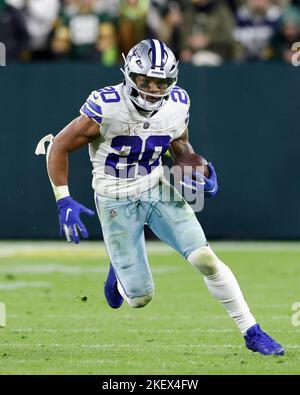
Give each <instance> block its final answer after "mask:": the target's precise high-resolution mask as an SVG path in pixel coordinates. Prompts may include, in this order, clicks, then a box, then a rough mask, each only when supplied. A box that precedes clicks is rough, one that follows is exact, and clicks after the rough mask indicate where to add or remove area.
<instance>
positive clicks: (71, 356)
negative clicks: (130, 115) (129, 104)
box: [0, 0, 300, 391]
mask: <svg viewBox="0 0 300 395" xmlns="http://www.w3.org/2000/svg"><path fill="white" fill-rule="evenodd" d="M145 37H154V38H159V39H162V40H164V41H166V42H167V44H168V45H169V46H170V47H171V48H172V49H173V51H174V52H175V53H176V56H177V57H178V58H179V59H180V61H181V62H180V72H179V81H178V84H179V85H180V86H182V87H183V88H185V89H186V90H187V91H188V93H189V95H190V97H191V103H192V104H191V117H190V138H191V142H192V144H193V146H194V147H195V150H196V151H198V152H199V153H201V154H202V155H203V156H205V157H206V158H207V159H209V160H211V161H213V163H214V164H215V167H216V169H217V173H218V176H219V185H220V195H219V196H218V197H217V198H216V199H213V200H210V199H207V200H206V202H205V207H204V210H203V211H202V212H201V213H199V219H200V221H201V223H202V225H203V227H204V229H205V232H206V234H207V237H208V238H209V240H210V241H211V245H212V248H213V249H214V251H215V252H216V254H217V255H218V256H219V257H220V259H222V261H224V262H225V263H226V264H228V265H229V266H230V268H231V269H232V270H233V272H234V273H235V275H236V277H237V279H238V281H239V284H240V286H241V289H242V290H243V293H244V295H245V297H246V300H247V302H248V303H249V306H250V307H251V311H252V312H253V313H254V315H255V317H256V319H257V322H259V323H260V324H261V325H262V327H263V328H264V330H266V331H267V332H268V333H269V334H270V335H271V336H272V337H275V338H276V340H277V341H279V342H280V343H281V344H283V345H284V347H285V350H286V355H285V356H284V357H283V358H280V359H278V358H264V357H263V356H261V355H257V354H254V353H251V352H250V351H248V350H246V349H245V346H244V344H243V339H242V337H240V335H239V332H238V329H237V327H236V325H235V324H234V322H233V321H232V320H230V319H228V318H227V317H226V313H225V312H224V309H223V307H222V306H221V305H220V304H218V303H216V301H215V300H213V298H211V295H210V294H209V292H207V289H206V287H205V285H204V283H203V281H202V278H201V276H200V275H199V273H197V272H196V271H195V270H194V268H193V267H191V266H190V265H187V264H186V262H185V260H184V259H183V258H182V257H181V256H180V255H179V254H178V253H176V252H175V251H172V250H171V249H170V248H169V247H168V246H166V245H164V244H163V243H156V242H152V241H149V242H147V243H146V247H147V255H148V259H149V262H150V265H151V271H152V274H153V278H154V281H155V297H154V299H153V301H152V302H151V303H150V304H149V305H147V307H145V308H144V309H131V308H130V307H129V306H128V305H127V304H125V303H124V305H123V306H122V308H121V309H118V310H117V311H115V310H112V309H110V308H109V306H108V305H107V303H106V300H105V297H104V295H103V283H104V281H105V280H106V276H107V271H108V265H109V258H108V256H107V253H106V250H105V247H104V244H103V243H102V242H99V241H98V240H99V238H101V231H100V228H99V224H98V219H97V218H96V217H94V218H88V217H86V216H84V217H82V219H83V221H84V223H85V224H86V225H87V227H88V229H89V232H90V235H91V239H92V241H86V240H84V241H82V242H81V243H80V244H79V245H77V246H74V245H73V244H68V243H66V241H65V240H63V239H62V240H59V237H58V218H57V212H56V211H57V210H56V205H55V201H54V196H53V193H52V190H51V186H50V183H49V180H48V176H47V172H46V165H45V158H44V157H43V156H39V157H38V156H35V155H34V151H35V147H36V144H37V142H38V141H39V140H40V138H41V137H43V136H44V135H45V134H48V133H50V132H51V133H53V134H56V133H58V132H59V130H61V128H63V127H64V126H65V125H66V124H67V123H68V122H69V121H70V120H72V119H73V118H74V117H76V116H77V115H78V110H79V108H80V107H81V105H82V103H83V102H84V101H85V99H86V97H87V96H88V94H89V93H90V91H91V90H92V89H95V88H101V87H103V86H107V85H113V84H116V83H119V82H120V81H121V78H122V75H121V72H120V70H119V68H120V66H121V65H122V63H123V62H122V58H121V52H122V51H123V52H124V53H125V54H126V53H127V51H128V48H130V47H131V46H132V45H133V44H135V43H136V42H138V41H139V40H141V39H142V38H145ZM0 42H2V43H5V45H6V55H7V57H6V67H0V95H1V96H0V97H1V105H0V117H1V131H0V179H1V186H0V207H1V223H0V224H1V226H0V339H1V342H0V374H26V375H28V374H31V375H32V374H76V375H81V374H89V375H90V374H97V375H98V376H97V380H98V379H99V380H100V378H99V374H101V375H103V374H110V375H111V374H118V375H119V374H130V375H132V374H160V375H164V374H172V375H174V374H179V375H182V374H222V375H223V374H250V375H253V374H299V366H300V353H299V349H300V344H299V327H300V310H299V306H300V303H299V302H297V300H298V297H299V259H300V247H299V242H297V240H299V236H300V229H299V223H300V212H299V191H300V179H299V175H298V173H299V170H298V169H299V143H300V134H299V121H298V113H299V108H298V107H299V102H300V100H299V99H300V97H299V96H300V93H299V88H298V87H299V82H300V77H299V73H300V68H299V67H294V66H293V65H292V59H293V57H294V59H296V60H299V57H298V56H297V54H296V53H295V52H294V51H292V50H291V48H292V45H293V43H295V42H300V1H299V0H290V1H289V0H278V1H271V0H228V1H226V0H224V1H221V0H197V1H190V0H182V1H179V0H172V1H167V0H151V1H148V0H64V1H60V0H6V1H4V0H0ZM0 51H1V46H0ZM0 56H1V55H0ZM1 63H3V59H1V58H0V64H1ZM294 63H295V62H294ZM297 63H298V62H296V64H297ZM166 160H168V159H167V158H166ZM69 184H70V190H71V193H72V196H73V197H74V198H75V199H77V200H78V201H80V202H81V203H83V204H84V205H86V206H88V207H90V208H93V207H94V202H93V191H92V189H91V165H90V162H89V158H88V152H87V149H82V150H80V151H78V152H76V153H73V154H72V155H71V156H70V179H69ZM147 236H148V238H149V237H152V235H151V234H150V233H147ZM227 239H230V240H233V242H230V241H229V242H228V241H227ZM268 239H269V240H273V241H270V242H268V241H267V240H268ZM45 240H46V241H45ZM94 240H97V241H94ZM216 240H217V241H216ZM218 240H219V241H218ZM223 240H225V242H224V241H223ZM244 240H246V241H245V242H244ZM249 240H256V242H252V241H249ZM274 240H275V242H274ZM279 240H283V241H279ZM289 240H292V241H289ZM295 241H296V242H295ZM2 303H3V304H5V306H6V326H5V327H1V319H2V321H3V318H4V317H3V315H2V314H1V307H3V305H2ZM297 309H298V311H297ZM2 312H3V310H2ZM251 380H252V378H251ZM14 381H17V380H14ZM37 388H39V386H37ZM97 388H98V387H97ZM23 389H24V388H23ZM30 391H32V388H30Z"/></svg>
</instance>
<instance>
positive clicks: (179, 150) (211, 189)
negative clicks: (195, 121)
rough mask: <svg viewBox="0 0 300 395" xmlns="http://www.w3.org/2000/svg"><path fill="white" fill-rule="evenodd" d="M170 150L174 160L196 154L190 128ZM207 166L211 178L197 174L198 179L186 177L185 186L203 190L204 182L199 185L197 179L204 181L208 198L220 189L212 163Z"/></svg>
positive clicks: (176, 140)
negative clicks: (190, 139)
mask: <svg viewBox="0 0 300 395" xmlns="http://www.w3.org/2000/svg"><path fill="white" fill-rule="evenodd" d="M169 150H170V153H171V156H172V158H173V160H175V159H177V158H179V157H180V156H182V155H183V156H184V155H189V154H194V153H195V151H194V149H193V147H192V145H191V144H190V142H189V132H188V128H186V129H185V131H184V132H183V134H182V135H181V136H180V137H178V138H177V139H174V140H173V141H172V142H171V144H170V148H169ZM207 165H208V167H209V178H207V177H205V176H204V175H202V174H200V173H195V174H194V175H195V176H196V179H191V178H189V177H188V176H185V177H184V180H185V185H186V186H187V187H190V188H191V189H203V182H200V183H199V182H198V181H197V178H198V179H200V181H203V180H204V181H205V184H204V192H205V195H206V196H207V197H214V196H215V195H216V194H217V192H218V189H219V187H218V182H217V174H216V171H215V169H214V166H213V164H212V163H208V164H207Z"/></svg>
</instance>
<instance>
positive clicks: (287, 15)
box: [0, 0, 300, 66]
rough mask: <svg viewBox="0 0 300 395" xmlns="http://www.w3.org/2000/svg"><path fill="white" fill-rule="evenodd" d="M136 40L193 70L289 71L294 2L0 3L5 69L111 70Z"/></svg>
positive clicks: (297, 2) (298, 37)
mask: <svg viewBox="0 0 300 395" xmlns="http://www.w3.org/2000/svg"><path fill="white" fill-rule="evenodd" d="M144 38H157V39H159V40H162V41H164V42H165V43H166V44H167V45H168V46H169V47H170V48H171V49H172V50H173V51H174V53H175V55H176V57H177V58H178V59H180V60H181V62H187V63H193V64H195V65H219V64H220V63H222V62H226V61H235V62H255V61H269V60H277V61H282V62H287V63H289V62H290V61H291V57H292V56H293V54H294V52H293V50H292V45H293V43H295V42H300V0H170V1H167V0H0V42H3V43H4V44H5V45H6V53H7V61H8V62H30V61H42V60H47V61H89V62H91V61H92V62H98V63H99V64H103V65H106V66H111V65H115V64H119V63H120V62H122V53H124V54H125V55H126V54H127V52H128V50H129V49H130V48H131V47H132V46H133V45H134V44H136V43H137V42H139V41H140V40H142V39H144ZM299 47H300V44H299Z"/></svg>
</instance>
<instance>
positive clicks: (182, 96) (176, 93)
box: [171, 86, 189, 104]
mask: <svg viewBox="0 0 300 395" xmlns="http://www.w3.org/2000/svg"><path fill="white" fill-rule="evenodd" d="M171 99H172V100H173V101H174V102H176V103H177V102H178V101H179V102H180V103H184V104H188V102H189V98H188V95H187V93H186V92H185V91H184V90H183V89H181V88H179V87H178V86H174V88H173V89H172V92H171Z"/></svg>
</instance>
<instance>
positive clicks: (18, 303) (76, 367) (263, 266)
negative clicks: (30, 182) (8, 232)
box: [0, 243, 300, 374]
mask: <svg viewBox="0 0 300 395" xmlns="http://www.w3.org/2000/svg"><path fill="white" fill-rule="evenodd" d="M98 246H99V247H98ZM12 249H14V251H12ZM215 250H216V251H217V253H218V255H219V256H220V257H221V258H222V260H223V261H224V262H226V263H227V264H228V265H229V266H230V267H231V268H232V270H233V271H234V272H235V274H236V276H237V278H238V280H239V283H240V285H241V288H242V289H243V291H244V295H245V297H246V299H247V301H248V304H249V305H250V306H251V310H252V312H253V313H254V315H255V316H256V318H257V321H258V322H259V323H260V324H261V325H262V327H263V328H264V329H265V330H266V331H268V332H270V334H271V335H272V336H274V337H275V338H276V339H277V340H278V341H279V342H281V343H282V344H283V345H284V346H285V348H286V355H285V356H284V357H264V356H261V355H257V354H256V353H252V352H250V351H248V350H247V349H246V348H245V347H244V341H243V338H242V337H241V335H240V333H239V331H238V329H237V328H236V326H235V324H234V322H232V320H231V319H230V318H229V317H228V316H227V313H226V312H225V311H224V310H223V307H222V306H221V305H219V304H218V303H217V302H216V301H215V300H214V299H213V298H212V297H211V296H210V294H209V293H208V291H207V289H206V286H205V285H204V283H203V280H202V278H201V276H200V274H198V273H197V272H196V270H195V269H193V268H192V267H190V266H189V264H187V263H186V262H185V260H184V259H182V258H181V257H180V256H179V255H178V254H177V253H174V252H171V251H170V250H168V249H163V250H161V251H160V250H158V249H157V248H156V247H155V248H154V246H152V245H150V246H149V247H148V253H149V261H150V263H151V267H152V271H153V276H154V281H155V285H156V290H155V297H154V299H153V300H152V302H151V303H150V304H149V305H148V306H147V307H145V308H143V309H132V308H130V307H129V306H127V305H125V304H124V305H123V306H122V308H121V309H118V310H112V309H110V308H109V307H108V306H107V305H106V302H105V299H104V296H103V290H102V289H103V282H104V280H105V276H106V271H107V267H108V260H107V257H106V254H105V251H104V249H103V247H102V246H101V245H99V244H97V243H93V244H91V243H82V245H80V246H79V247H78V246H71V245H67V244H62V243H58V244H42V243H35V244H26V243H25V244H24V243H23V244H18V243H0V262H1V263H0V302H3V303H5V304H6V309H7V326H6V327H5V328H0V373H1V374H229V373H231V374H299V373H300V336H299V335H300V326H293V325H292V323H291V316H292V314H293V312H292V304H293V303H294V302H297V301H300V294H299V261H300V247H299V244H278V245H277V244H270V245H268V244H259V245H256V244H249V245H247V244H246V245H244V244H229V245H227V244H218V243H216V244H215Z"/></svg>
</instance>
